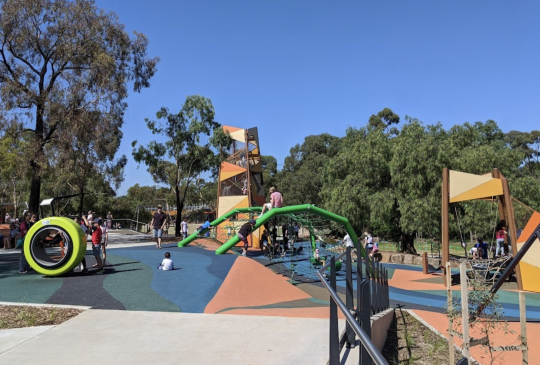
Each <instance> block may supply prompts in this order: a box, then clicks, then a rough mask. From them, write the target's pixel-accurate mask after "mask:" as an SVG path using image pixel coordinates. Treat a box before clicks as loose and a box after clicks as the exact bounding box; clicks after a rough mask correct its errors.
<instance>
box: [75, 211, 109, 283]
mask: <svg viewBox="0 0 540 365" xmlns="http://www.w3.org/2000/svg"><path fill="white" fill-rule="evenodd" d="M109 215H110V212H109ZM74 221H75V222H76V223H77V224H79V225H80V227H81V229H82V230H83V232H84V234H85V237H86V236H89V237H90V239H91V241H92V254H93V255H94V257H95V259H96V263H95V264H94V267H96V268H97V271H96V274H98V275H101V274H103V273H104V272H105V271H104V267H105V261H106V259H107V245H108V244H109V230H110V229H111V226H112V216H111V219H110V221H109V219H107V221H104V220H103V219H102V218H101V217H98V218H96V219H94V215H93V213H92V212H91V211H90V212H88V215H87V216H85V215H83V216H82V217H81V218H79V217H76V218H75V219H74ZM80 266H81V271H82V272H83V273H86V272H88V269H87V267H86V259H84V258H83V260H82V262H81V264H80Z"/></svg>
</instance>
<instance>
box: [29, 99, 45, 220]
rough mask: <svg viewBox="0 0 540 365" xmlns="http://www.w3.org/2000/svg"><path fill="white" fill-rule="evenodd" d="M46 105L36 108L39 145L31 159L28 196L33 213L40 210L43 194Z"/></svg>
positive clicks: (36, 134)
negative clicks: (40, 163)
mask: <svg viewBox="0 0 540 365" xmlns="http://www.w3.org/2000/svg"><path fill="white" fill-rule="evenodd" d="M43 113H44V107H43V105H42V104H38V106H37V109H36V129H35V130H34V138H35V142H36V143H37V145H38V146H39V147H38V149H37V151H36V155H35V156H34V157H33V159H32V160H30V166H31V167H32V182H31V185H30V197H29V198H28V209H29V210H30V211H31V212H32V213H38V212H39V203H40V195H41V166H40V165H39V161H40V160H41V157H43V148H44V146H43V131H44V121H43Z"/></svg>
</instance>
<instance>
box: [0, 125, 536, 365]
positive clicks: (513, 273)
mask: <svg viewBox="0 0 540 365" xmlns="http://www.w3.org/2000/svg"><path fill="white" fill-rule="evenodd" d="M229 128H230V127H229ZM230 132H231V135H233V137H234V138H236V139H238V140H242V139H243V140H244V148H239V149H237V150H235V149H234V148H233V151H232V152H231V155H230V157H229V160H228V161H226V162H224V163H223V164H222V166H221V169H220V178H219V179H220V180H219V186H218V214H217V218H216V219H213V220H212V221H210V220H208V221H206V222H204V223H203V224H201V225H200V226H198V227H197V228H196V229H195V230H193V231H192V232H190V234H188V235H186V236H185V237H182V239H181V240H180V241H179V242H178V241H176V240H175V241H173V242H170V240H169V241H167V242H166V243H164V244H163V245H162V248H163V249H162V250H160V249H156V248H159V247H158V246H156V245H155V243H154V242H153V241H152V238H151V236H150V235H145V234H140V233H138V232H130V231H125V230H124V231H122V230H117V231H111V232H110V233H109V237H110V239H109V245H108V247H107V257H106V265H105V266H104V275H94V274H96V273H97V274H101V272H96V270H97V269H94V268H93V264H94V263H95V262H96V261H95V259H94V255H93V254H92V252H91V251H89V250H88V247H87V244H88V241H87V235H86V234H84V232H83V230H82V228H81V226H80V225H79V224H77V223H75V222H74V221H73V220H71V219H68V218H62V217H54V216H53V217H46V218H44V219H42V220H40V221H38V222H36V223H35V224H34V225H33V226H32V227H31V228H30V230H29V231H28V233H27V235H26V236H25V239H24V243H23V245H24V246H23V253H24V256H22V255H21V251H20V249H8V250H3V251H1V252H0V267H1V269H2V271H1V274H0V275H1V278H2V280H1V281H0V302H4V303H32V304H44V305H63V306H66V305H67V306H80V307H85V308H90V313H91V314H88V315H87V314H86V313H84V314H83V315H81V316H79V317H83V318H84V317H85V316H87V317H92V316H97V317H99V316H100V315H103V316H105V317H107V320H111V318H110V312H108V311H125V312H129V314H128V315H127V316H125V317H126V318H128V317H129V318H130V321H132V320H133V318H137V319H136V321H140V320H144V318H146V319H147V320H149V319H150V317H151V314H148V313H169V314H171V315H172V314H174V313H176V314H179V315H181V317H171V316H169V315H168V316H167V318H169V319H170V321H172V322H176V321H178V320H179V318H181V320H182V321H185V322H186V323H187V322H190V325H188V327H189V328H197V327H198V325H199V324H200V325H202V323H203V322H204V321H205V320H207V319H205V320H201V318H203V317H200V316H201V315H211V316H210V317H212V318H219V319H211V320H209V321H211V322H213V323H214V324H213V325H211V324H206V325H205V326H208V328H207V329H206V331H203V333H200V336H201V337H200V338H199V341H201V342H204V343H207V342H208V341H212V338H213V337H212V336H211V335H212V334H213V333H215V332H219V333H221V335H222V336H224V337H233V336H235V337H238V336H237V333H235V332H236V331H238V330H239V329H238V326H244V328H243V330H242V334H241V335H240V337H241V338H243V339H251V340H254V341H257V342H261V343H262V345H261V346H262V348H264V349H265V351H272V349H273V348H275V347H274V345H271V344H269V343H267V341H265V339H266V338H270V337H272V336H276V335H277V336H278V337H280V338H281V339H282V340H285V343H284V345H283V346H285V347H289V349H288V351H289V350H290V351H289V352H287V354H284V353H280V354H272V356H270V357H269V356H268V353H262V354H258V355H259V357H257V354H253V353H251V352H250V353H249V355H248V356H244V355H242V356H237V355H236V354H234V353H231V354H230V356H231V357H230V358H228V360H229V362H230V363H250V361H251V360H252V359H254V358H257V359H259V360H260V361H255V360H253V361H255V363H276V364H279V363H283V361H284V359H286V360H287V361H292V360H294V359H296V360H295V361H296V362H300V363H324V362H326V361H327V360H328V352H329V351H328V347H330V359H331V363H336V361H335V359H336V358H334V357H333V355H332V349H333V348H334V347H335V344H336V342H334V340H332V337H331V339H330V344H329V341H328V332H327V331H326V330H325V329H324V328H328V322H330V328H331V330H330V331H331V336H332V333H334V332H335V334H336V336H335V340H337V337H338V336H337V333H338V331H337V328H338V324H337V322H338V319H339V326H340V327H342V328H343V327H344V325H345V320H346V321H347V326H351V323H354V324H355V325H356V326H357V327H358V326H359V323H360V315H361V314H362V313H363V314H364V315H365V314H366V313H367V315H368V317H367V318H365V317H364V318H363V319H362V323H363V324H362V326H365V325H367V324H368V323H369V325H368V326H371V320H370V318H372V316H375V315H377V314H379V313H380V312H383V310H393V308H396V307H402V308H405V309H407V310H409V311H410V313H411V315H414V316H416V317H417V318H418V319H419V320H420V321H422V323H423V324H424V325H425V326H428V327H430V328H432V329H433V330H434V331H436V332H437V333H439V334H441V335H446V332H447V330H448V318H447V316H446V314H445V311H446V308H447V305H448V302H449V298H450V299H452V298H455V299H456V300H462V301H464V302H465V303H466V298H467V297H468V295H469V294H468V293H470V285H469V279H470V278H471V277H474V278H476V279H478V278H480V279H482V280H483V284H485V285H487V284H489V285H490V286H492V288H491V289H490V290H491V294H492V295H495V294H496V295H497V296H498V297H497V298H498V299H497V303H499V304H500V306H501V308H502V312H501V314H502V317H501V320H505V321H508V323H509V327H510V329H511V330H514V331H515V332H519V333H522V334H523V333H524V332H525V331H526V332H527V337H526V338H529V339H533V338H536V337H538V336H540V290H539V287H538V283H537V280H536V277H537V276H535V275H536V274H537V273H538V271H539V270H540V269H539V265H538V263H539V262H538V255H537V253H538V238H539V237H540V233H539V232H538V229H539V228H538V227H540V214H538V213H536V212H534V213H533V214H532V216H531V218H530V220H529V221H528V222H527V224H526V225H525V226H524V227H523V230H522V231H521V234H520V235H519V236H518V235H517V231H516V227H515V226H516V224H515V222H514V221H513V209H512V205H511V201H510V197H509V193H508V187H507V185H504V183H506V184H507V182H506V181H505V179H504V177H503V176H502V174H499V172H498V171H496V169H495V170H494V171H493V173H492V174H491V176H489V175H487V174H486V175H481V176H475V175H471V176H469V175H470V174H464V173H460V172H450V173H449V172H448V171H447V170H446V169H445V172H444V174H446V175H443V176H447V175H450V176H451V178H450V183H448V177H446V180H445V178H443V184H445V185H443V201H442V206H443V214H442V237H441V244H440V246H438V247H437V248H436V249H434V247H433V245H431V247H429V248H428V246H427V245H424V247H419V248H421V249H422V251H424V252H425V253H424V256H423V257H422V258H420V257H415V258H410V257H409V258H400V259H397V260H394V259H393V258H392V260H391V261H393V262H388V260H387V262H385V263H384V265H383V266H380V265H379V264H378V263H376V261H377V260H375V259H376V258H377V259H381V258H384V257H388V255H386V253H385V252H379V253H378V255H374V253H376V252H375V250H374V246H373V244H372V246H371V247H368V244H369V243H370V241H369V240H368V238H369V237H371V236H370V235H369V234H366V237H365V246H364V244H362V240H361V239H360V238H359V236H358V235H357V233H356V232H355V230H354V229H353V227H352V225H351V223H350V222H349V220H348V219H347V218H346V217H342V216H339V215H337V214H335V213H333V212H330V211H327V210H325V209H322V208H320V207H317V206H315V205H311V204H302V205H291V206H283V204H281V205H275V206H274V203H271V204H270V207H269V208H268V210H266V212H265V211H264V209H263V208H262V207H261V206H262V205H264V204H265V194H264V189H263V188H262V167H261V160H260V154H259V151H258V137H257V131H256V128H253V129H250V130H241V129H237V130H230ZM445 189H446V190H445ZM474 199H490V201H498V204H499V206H498V207H497V210H498V212H499V219H501V220H503V221H505V222H508V226H509V227H510V228H509V232H510V233H509V234H508V237H517V239H512V240H510V239H508V238H506V242H505V244H506V245H507V247H511V251H512V252H513V253H514V255H513V256H510V255H505V256H504V257H499V258H493V259H488V258H487V257H485V258H482V259H478V260H477V258H476V257H473V258H469V257H468V256H467V250H465V249H464V248H466V244H463V242H462V243H461V245H462V247H461V249H464V250H463V253H464V256H458V254H460V253H461V252H460V251H461V249H460V248H459V247H456V246H454V247H452V245H450V242H449V217H448V211H449V203H457V202H460V201H465V200H474ZM271 201H272V202H274V198H271ZM97 230H99V227H98V228H97ZM241 232H244V233H243V234H241ZM348 244H349V248H348V249H347V248H346V246H347V245H348ZM531 247H532V248H531ZM353 248H354V255H352V254H351V250H352V249H353ZM385 248H388V245H387V244H384V243H381V245H380V247H379V249H385ZM480 248H481V247H480V246H478V249H480ZM529 249H530V252H528V251H529ZM371 250H373V251H371ZM506 250H507V251H506V252H507V253H508V248H507V249H506ZM427 251H429V252H430V256H431V257H430V259H431V260H435V259H438V260H439V264H436V265H429V264H428V256H427V254H426V252H427ZM165 252H168V253H169V254H170V258H171V259H172V261H173V262H174V269H173V270H170V271H164V270H160V268H159V264H160V263H161V262H162V260H163V257H164V253H165ZM345 254H346V256H345ZM244 256H245V257H244ZM22 257H24V258H25V259H26V260H27V261H28V264H29V265H30V267H31V268H32V269H33V271H31V272H29V273H25V272H21V274H25V275H21V274H20V273H19V271H18V265H19V260H20V259H21V258H22ZM83 259H84V261H85V262H86V267H87V268H89V271H88V272H85V271H83V270H81V269H82V268H81V267H80V266H79V265H80V264H81V262H83ZM417 259H421V261H418V260H417ZM441 261H442V262H441ZM432 262H433V261H432ZM447 262H448V263H449V264H448V266H446V265H443V264H446V263H447ZM414 263H416V264H417V265H414ZM97 264H99V263H97ZM460 265H461V267H462V271H461V272H460V271H459V270H458V267H459V266H460ZM467 265H468V266H467ZM437 266H438V267H437ZM460 275H461V276H460ZM511 277H512V278H513V280H509V279H510V278H511ZM457 278H459V279H460V280H461V281H460V280H455V279H457ZM334 281H335V283H334ZM329 283H330V284H329ZM466 294H467V295H466ZM353 296H356V298H357V299H356V300H357V305H356V306H355V305H354V299H353V298H352V297H353ZM362 298H367V299H366V301H364V302H362V303H363V304H361V299H362ZM370 298H371V299H370ZM381 298H382V299H385V300H384V303H385V304H381V303H383V301H382V300H381ZM386 299H389V300H388V301H386ZM370 300H371V301H370ZM344 302H347V304H346V305H345V304H344ZM386 302H388V303H386ZM338 303H341V305H342V307H340V310H341V312H338V311H337V308H336V305H338ZM523 303H525V305H523ZM343 308H346V309H345V310H343ZM347 308H348V309H347ZM355 308H356V309H355ZM360 308H363V309H360ZM381 308H383V309H381ZM380 309H381V310H380ZM96 311H97V312H99V311H102V312H99V313H97V312H96ZM349 312H354V313H355V314H354V316H355V317H352V315H351V313H349ZM463 312H464V313H468V310H467V311H463ZM137 313H139V314H140V315H139V316H137ZM223 315H227V316H223ZM121 316H124V315H123V314H122V315H121ZM149 316H150V317H149ZM229 316H237V317H235V320H234V321H232V320H230V317H229ZM97 317H96V318H97ZM225 317H227V319H221V318H225ZM525 317H526V323H525ZM153 318H155V317H153ZM204 318H209V317H207V316H204ZM351 318H352V320H351ZM285 319H289V320H290V321H287V320H285ZM76 320H77V319H76V318H75V319H74V320H73V321H76ZM94 320H95V319H94ZM520 320H521V322H520ZM73 321H71V320H70V321H68V322H67V323H66V325H65V326H64V324H62V325H60V326H58V327H57V328H70V326H71V325H70V323H72V322H73ZM214 321H215V322H214ZM221 321H223V323H225V324H223V323H222V324H218V322H221ZM235 321H236V322H235ZM268 321H276V322H279V323H280V324H279V326H277V328H276V327H275V326H272V332H271V333H269V332H268V328H266V327H265V326H268ZM156 323H161V326H166V327H167V325H166V324H164V323H162V322H160V321H159V320H157V321H156ZM240 323H242V324H241V325H240ZM300 323H301V324H300ZM464 323H465V320H464ZM122 325H124V326H126V327H129V328H132V329H133V330H135V327H134V324H133V323H132V322H129V323H122ZM145 325H146V326H148V325H149V324H148V323H146V324H145ZM216 326H218V327H220V329H219V330H217V329H216ZM221 326H228V327H229V328H228V332H227V329H225V328H221ZM299 326H300V327H302V328H303V330H302V331H300V332H299V330H298V328H299ZM353 327H354V326H353ZM467 327H468V326H467ZM247 328H252V329H253V328H255V329H253V331H255V332H254V333H251V332H246V329H247ZM257 328H258V329H257ZM332 328H333V329H334V330H335V331H334V330H332ZM354 328H355V329H354V332H355V333H356V335H358V338H361V335H360V333H362V332H361V331H363V329H358V328H359V327H358V328H356V327H354ZM154 330H157V331H159V328H155V329H154ZM161 330H163V327H161ZM167 330H168V327H167ZM518 330H519V331H518ZM112 331H113V332H114V330H112ZM257 331H258V332H257ZM370 331H371V329H369V332H370ZM196 332H197V331H196ZM386 332H387V329H385V330H384V333H385V334H386ZM464 332H467V333H468V329H467V330H466V331H465V330H464ZM364 333H365V332H364ZM472 333H473V334H474V331H472ZM208 336H210V337H208ZM349 336H351V337H349ZM467 336H468V334H467ZM43 337H47V336H46V335H44V336H41V337H40V336H39V335H38V336H35V341H36V345H37V344H38V343H39V341H41V340H42V339H43ZM298 338H301V339H302V344H301V345H300V342H299V341H298ZM343 338H345V337H343V336H342V337H341V338H340V339H339V340H338V342H341V343H342V344H344V343H345V342H346V341H349V340H350V339H351V338H353V339H354V336H353V335H352V334H351V332H350V331H349V332H348V333H347V334H346V339H345V340H343ZM384 338H385V336H384ZM461 338H462V339H460V338H456V339H455V344H456V345H458V346H460V345H461V343H465V344H468V343H469V342H468V341H469V337H466V336H465V335H463V337H461ZM32 339H34V337H32ZM368 339H369V341H368V342H362V343H363V344H364V346H366V343H368V344H369V346H372V348H373V349H375V345H374V344H373V343H372V342H371V338H369V337H368ZM27 340H28V338H26V339H25V340H24V341H22V342H20V343H17V344H15V345H14V346H13V347H9V348H7V349H4V352H2V351H0V360H4V359H5V360H6V361H8V362H9V361H14V360H15V359H17V358H18V357H17V356H19V355H20V353H19V355H17V349H18V348H19V349H21V351H22V350H23V349H24V346H27V345H28V346H29V345H30V344H27V345H23V343H24V342H26V341H27ZM491 340H492V344H494V345H497V346H499V347H501V348H502V347H505V346H517V347H515V348H516V349H517V348H519V351H528V355H527V356H528V357H529V359H531V360H530V361H529V363H534V361H536V359H540V348H536V347H535V346H530V345H529V347H528V348H527V347H524V346H522V344H521V342H519V341H520V339H519V337H518V336H517V335H515V336H514V335H513V336H510V335H508V334H506V333H503V332H494V333H491ZM139 341H140V340H136V341H135V342H139ZM344 341H345V342H344ZM362 341H365V339H363V340H362ZM460 341H461V342H460ZM355 343H356V342H355ZM531 343H532V341H529V344H531ZM19 345H21V346H23V347H19ZM224 345H225V344H224ZM382 345H384V341H383V342H382ZM37 346H39V345H37ZM192 346H196V345H192ZM471 346H473V345H471ZM359 347H360V346H357V348H359ZM365 348H367V346H366V347H365ZM464 348H465V349H466V350H464V351H470V355H471V356H472V357H473V358H475V359H476V360H477V361H479V362H480V363H488V362H487V361H488V357H487V355H486V354H485V352H484V350H483V349H482V348H481V347H479V346H476V347H471V348H470V349H469V348H468V345H466V346H464ZM523 348H525V350H523ZM381 349H382V348H378V350H379V351H381ZM190 350H191V351H192V352H193V351H195V350H196V349H195V348H191V349H189V348H188V349H184V350H183V351H186V353H187V352H189V351H190ZM297 350H298V351H297ZM216 351H218V352H224V351H225V352H226V350H224V349H223V348H219V349H218V348H216ZM358 351H359V350H358ZM371 351H373V353H375V354H377V351H376V350H371ZM519 351H513V352H502V351H501V353H500V354H497V356H496V357H495V360H496V362H495V363H518V362H520V358H521V355H522V354H521V353H520V352H519ZM150 352H151V351H148V350H146V351H145V356H148V353H150ZM195 352H196V351H195ZM293 352H294V354H293ZM152 354H154V353H153V352H152ZM307 354H310V356H312V357H311V358H310V359H311V360H309V361H308V362H306V361H307V360H306V359H307V357H308V355H307ZM468 354H469V353H468V352H467V354H465V353H464V355H465V356H467V355H468ZM128 355H129V356H132V355H133V352H129V354H128ZM379 355H380V353H379ZM170 356H172V357H171V358H170V361H174V359H175V358H174V354H171V355H170ZM370 356H373V355H372V353H370ZM524 356H525V355H524ZM3 358H4V359H3ZM125 359H126V358H125ZM269 359H271V361H270V360H269ZM332 359H333V360H332ZM337 359H338V360H339V354H338V357H337ZM66 361H67V360H66ZM125 361H126V362H128V360H125ZM379 363H384V362H379Z"/></svg>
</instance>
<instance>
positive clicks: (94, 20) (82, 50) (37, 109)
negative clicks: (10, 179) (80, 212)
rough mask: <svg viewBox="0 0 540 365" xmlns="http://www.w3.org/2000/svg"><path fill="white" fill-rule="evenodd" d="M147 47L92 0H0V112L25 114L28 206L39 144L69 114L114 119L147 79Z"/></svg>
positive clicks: (150, 70) (34, 192) (37, 178)
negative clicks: (89, 113)
mask: <svg viewBox="0 0 540 365" xmlns="http://www.w3.org/2000/svg"><path fill="white" fill-rule="evenodd" d="M147 47H148V40H147V38H146V37H145V36H144V35H143V34H141V33H137V32H135V33H134V36H133V37H130V35H129V34H128V33H127V32H126V31H125V30H124V26H123V25H122V24H121V23H120V22H119V19H118V17H117V15H116V14H114V13H112V12H105V11H103V10H100V9H98V8H97V7H96V5H95V4H94V2H93V1H92V0H74V1H69V0H0V113H2V114H3V116H4V117H5V118H6V119H8V120H9V119H10V117H11V116H14V115H16V114H24V115H25V116H26V118H28V120H30V121H31V122H30V123H28V124H29V125H28V126H27V127H28V131H29V132H30V134H31V136H32V138H31V143H30V145H31V146H32V149H33V151H32V152H33V153H32V154H31V156H30V158H29V164H30V169H31V187H30V197H29V209H30V210H32V211H37V208H38V206H39V201H40V190H41V179H42V170H43V166H44V164H45V163H46V161H45V150H46V148H47V147H48V144H49V143H50V142H51V141H52V139H54V138H55V136H56V135H57V133H58V132H59V131H61V130H65V129H69V127H70V125H71V123H74V122H76V121H75V120H74V118H73V115H74V113H75V112H76V111H78V110H85V111H99V112H100V113H101V114H102V115H104V116H105V115H108V116H109V117H108V118H105V120H104V121H103V123H106V121H107V120H122V119H123V114H124V111H125V109H126V107H127V104H126V103H125V102H124V101H123V100H124V99H125V98H126V97H127V95H128V85H132V86H133V90H134V91H136V92H140V91H141V89H143V88H146V87H149V86H150V84H149V80H150V78H151V77H152V76H153V75H154V73H155V71H156V65H157V63H158V61H159V59H158V58H148V57H147ZM30 125H31V126H30ZM115 127H116V126H115Z"/></svg>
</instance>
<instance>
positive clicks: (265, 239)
mask: <svg viewBox="0 0 540 365" xmlns="http://www.w3.org/2000/svg"><path fill="white" fill-rule="evenodd" d="M268 241H269V239H268V231H267V230H266V229H265V230H264V231H263V234H262V236H261V242H262V244H263V245H262V247H261V254H264V250H265V249H266V250H268Z"/></svg>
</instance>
